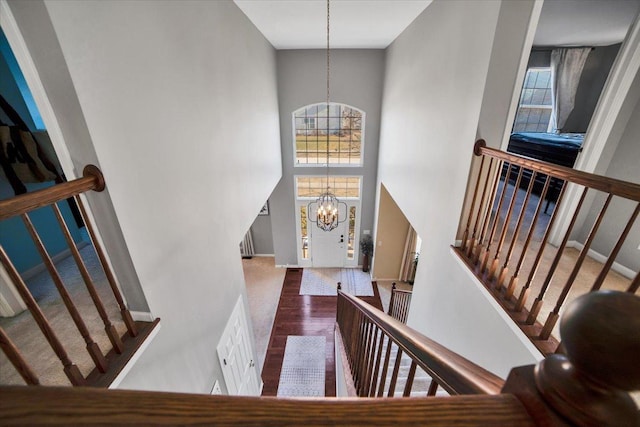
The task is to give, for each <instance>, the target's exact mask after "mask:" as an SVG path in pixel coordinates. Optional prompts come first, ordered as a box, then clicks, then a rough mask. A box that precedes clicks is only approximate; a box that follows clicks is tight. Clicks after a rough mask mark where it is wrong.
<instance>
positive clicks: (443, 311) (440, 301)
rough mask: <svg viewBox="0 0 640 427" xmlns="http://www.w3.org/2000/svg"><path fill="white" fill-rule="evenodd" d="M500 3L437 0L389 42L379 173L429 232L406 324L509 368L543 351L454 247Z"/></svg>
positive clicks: (424, 233)
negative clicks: (396, 37)
mask: <svg viewBox="0 0 640 427" xmlns="http://www.w3.org/2000/svg"><path fill="white" fill-rule="evenodd" d="M500 5H501V2H494V1H482V2H479V1H475V0H469V1H454V2H452V1H441V0H436V1H434V2H433V3H432V4H430V5H429V6H428V7H427V8H426V10H425V11H424V12H423V13H422V14H421V15H420V16H419V17H418V18H416V20H415V21H414V22H413V23H412V24H411V25H410V26H409V28H407V29H406V30H405V31H404V32H403V33H402V34H401V35H400V37H398V39H396V41H395V42H394V43H393V44H392V45H391V46H390V47H389V48H388V50H387V57H386V73H385V82H384V95H383V100H384V101H383V111H382V129H381V135H380V156H379V158H380V161H379V170H378V174H379V180H380V181H381V182H382V183H383V184H384V185H385V187H386V188H387V189H388V191H389V193H390V194H391V196H392V197H393V198H394V200H395V201H396V202H397V204H398V206H399V207H400V209H402V211H403V213H404V214H405V215H406V217H407V219H408V220H409V221H410V222H411V224H412V225H413V227H414V228H415V229H416V231H417V232H418V234H419V235H420V236H421V237H422V239H423V243H422V249H421V253H420V264H419V266H418V271H417V276H416V281H415V283H414V294H413V300H412V303H411V311H410V314H409V322H408V324H409V325H410V326H412V327H414V328H416V329H418V330H419V331H421V332H422V333H424V334H426V335H427V336H429V337H430V338H432V339H434V340H436V341H438V342H440V343H441V344H443V345H445V346H447V347H449V348H450V349H452V350H454V351H456V352H458V353H460V354H462V355H463V356H465V357H467V358H469V359H471V360H472V361H474V362H476V363H478V364H480V365H481V366H483V367H485V368H487V369H489V370H491V371H493V372H495V373H496V374H498V375H502V376H505V375H506V374H507V373H508V371H509V370H510V369H511V368H512V367H513V366H518V365H525V364H530V363H534V362H535V361H536V359H537V357H539V352H537V350H535V349H534V348H533V346H532V345H531V344H530V342H529V341H528V339H527V338H526V337H524V336H523V334H522V333H521V332H520V331H519V330H517V327H516V326H515V325H513V323H512V322H510V321H508V320H505V318H506V315H505V314H504V312H503V311H502V309H501V308H500V307H498V306H497V304H496V303H495V301H494V300H493V298H492V297H491V296H490V295H488V294H487V292H486V290H485V289H484V287H482V285H480V284H479V283H477V281H476V280H474V279H473V276H472V273H470V272H469V271H468V270H467V267H466V266H464V265H463V264H462V263H461V262H460V261H459V260H458V259H457V257H456V256H455V255H454V254H453V253H452V252H451V251H450V250H449V246H450V245H451V244H452V243H453V242H454V240H455V235H456V230H457V228H458V212H460V210H461V208H462V202H463V199H464V194H465V187H466V182H467V175H468V171H469V165H470V160H471V156H472V149H473V144H474V139H475V135H476V131H477V127H478V119H479V116H480V109H481V104H482V101H483V93H484V87H485V82H486V80H487V70H488V68H489V58H490V57H491V52H492V46H494V34H495V33H496V24H497V20H498V14H499V12H500ZM521 12H522V13H530V11H529V12H527V11H526V10H524V11H521ZM524 31H527V28H526V26H520V27H516V28H513V29H511V30H510V31H503V32H502V33H501V35H500V37H520V38H521V37H522V32H524ZM511 80H513V77H512V76H511ZM399 141H401V144H402V145H401V148H399V147H398V145H399ZM423 261H424V262H423ZM452 325H455V327H452Z"/></svg>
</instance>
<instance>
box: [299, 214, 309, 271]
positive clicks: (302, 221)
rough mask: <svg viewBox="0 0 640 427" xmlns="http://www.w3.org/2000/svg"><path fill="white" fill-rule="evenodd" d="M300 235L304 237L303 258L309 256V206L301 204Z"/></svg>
mask: <svg viewBox="0 0 640 427" xmlns="http://www.w3.org/2000/svg"><path fill="white" fill-rule="evenodd" d="M300 236H301V238H302V245H301V246H300V247H301V248H302V259H308V258H309V236H308V235H307V207H306V206H300Z"/></svg>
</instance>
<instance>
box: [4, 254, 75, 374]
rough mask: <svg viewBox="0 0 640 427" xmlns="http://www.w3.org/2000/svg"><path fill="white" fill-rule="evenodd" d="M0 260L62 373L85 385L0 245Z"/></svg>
mask: <svg viewBox="0 0 640 427" xmlns="http://www.w3.org/2000/svg"><path fill="white" fill-rule="evenodd" d="M0 261H2V264H3V265H4V268H5V269H6V270H7V273H8V274H9V277H11V281H12V282H13V284H14V285H15V287H16V290H17V291H18V293H19V294H20V297H21V298H22V300H23V301H24V303H25V304H26V305H27V307H28V308H29V311H30V312H31V315H32V316H33V320H35V321H36V323H37V324H38V327H39V328H40V330H41V331H42V333H43V334H44V336H45V338H46V339H47V341H48V342H49V345H51V348H52V349H53V351H54V352H55V353H56V356H58V359H60V362H62V365H63V366H64V373H65V374H66V375H67V378H69V381H71V384H73V385H85V384H86V381H85V379H84V377H83V376H82V374H81V373H80V369H78V366H76V364H75V363H73V362H72V361H71V359H69V356H68V355H67V352H66V351H65V349H64V347H63V346H62V343H61V342H60V340H59V339H58V336H57V335H56V334H55V332H53V329H52V328H51V325H50V324H49V322H48V321H47V319H46V317H45V316H44V313H43V312H42V310H40V307H39V306H38V303H36V300H35V299H33V296H32V295H31V292H29V289H28V288H27V285H26V284H25V283H24V281H23V280H22V277H20V274H19V273H18V271H17V270H16V268H15V267H14V265H13V263H12V262H11V260H10V259H9V257H8V256H7V253H6V252H5V250H4V248H3V247H2V245H0Z"/></svg>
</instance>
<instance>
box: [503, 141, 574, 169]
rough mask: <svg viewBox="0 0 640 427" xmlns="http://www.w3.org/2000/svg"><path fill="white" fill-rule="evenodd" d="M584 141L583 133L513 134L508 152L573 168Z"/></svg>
mask: <svg viewBox="0 0 640 427" xmlns="http://www.w3.org/2000/svg"><path fill="white" fill-rule="evenodd" d="M583 140H584V134H582V133H560V134H556V133H541V132H516V133H513V134H511V138H510V139H509V146H508V148H507V151H509V152H512V153H516V154H520V155H522V156H527V157H532V158H534V159H538V160H542V161H545V162H550V163H555V164H558V165H562V166H567V167H573V164H574V163H575V161H576V157H577V156H578V153H579V152H580V150H581V149H582V141H583Z"/></svg>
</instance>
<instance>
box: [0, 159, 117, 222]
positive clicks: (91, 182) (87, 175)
mask: <svg viewBox="0 0 640 427" xmlns="http://www.w3.org/2000/svg"><path fill="white" fill-rule="evenodd" d="M104 188H105V182H104V177H103V175H102V172H101V171H100V169H98V167H97V166H94V165H87V166H85V168H84V170H83V171H82V178H78V179H74V180H73V181H69V182H63V183H61V184H56V185H54V186H52V187H49V188H44V189H42V190H38V191H33V192H31V193H25V194H21V195H19V196H16V197H12V198H11V199H6V200H0V221H2V220H5V219H7V218H11V217H14V216H16V215H22V214H24V213H27V212H30V211H32V210H34V209H38V208H41V207H43V206H47V205H50V204H52V203H55V202H59V201H60V200H65V199H68V198H69V197H73V196H75V195H78V194H80V193H83V192H85V191H89V190H93V191H98V192H99V191H102V190H104Z"/></svg>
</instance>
